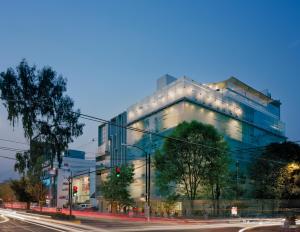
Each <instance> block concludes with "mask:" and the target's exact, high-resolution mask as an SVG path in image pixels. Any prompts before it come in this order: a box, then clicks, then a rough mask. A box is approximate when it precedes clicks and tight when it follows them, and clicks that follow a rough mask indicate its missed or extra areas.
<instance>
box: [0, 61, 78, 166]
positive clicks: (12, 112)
mask: <svg viewBox="0 0 300 232" xmlns="http://www.w3.org/2000/svg"><path fill="white" fill-rule="evenodd" d="M0 90H1V100H3V102H4V106H5V108H6V109H7V112H8V120H9V121H10V122H11V123H12V125H13V126H14V125H15V123H16V122H18V121H19V120H21V121H22V125H23V129H24V136H25V138H27V139H28V140H29V144H30V149H29V153H27V154H25V153H24V154H23V156H24V157H25V160H26V159H27V160H28V159H31V158H30V157H26V156H31V155H32V152H31V151H32V146H33V143H37V142H39V143H45V144H48V146H49V149H50V151H51V152H50V157H49V160H50V163H51V165H52V164H53V160H54V158H55V157H56V158H57V160H58V162H59V164H61V161H62V157H61V154H62V152H63V151H65V150H66V149H67V147H68V144H69V143H71V142H73V138H74V137H78V136H80V135H81V134H82V129H83V126H84V125H83V124H81V123H79V122H78V119H79V116H80V111H79V110H76V111H75V110H73V106H74V102H73V100H72V99H71V98H70V97H69V96H67V95H66V94H65V92H66V79H64V78H63V77H62V76H58V75H57V73H56V72H55V71H54V70H52V68H51V67H43V68H42V69H41V70H37V69H36V67H35V66H29V65H28V63H27V62H26V60H22V61H21V62H20V64H19V65H18V66H17V68H16V69H13V68H8V69H7V70H6V71H5V72H1V74H0ZM21 155H22V154H20V155H19V156H21ZM17 158H18V157H17ZM25 163H26V162H25ZM20 164H21V163H20ZM23 164H24V163H23ZM21 168H22V167H21Z"/></svg>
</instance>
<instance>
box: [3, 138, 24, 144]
mask: <svg viewBox="0 0 300 232" xmlns="http://www.w3.org/2000/svg"><path fill="white" fill-rule="evenodd" d="M0 141H5V142H9V143H18V144H24V145H29V144H28V143H24V142H19V141H15V140H10V139H2V138H0Z"/></svg>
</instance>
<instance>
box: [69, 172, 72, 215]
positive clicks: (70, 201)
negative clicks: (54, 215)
mask: <svg viewBox="0 0 300 232" xmlns="http://www.w3.org/2000/svg"><path fill="white" fill-rule="evenodd" d="M68 182H69V211H70V213H69V214H70V216H72V201H73V192H72V188H73V186H72V182H73V177H72V171H71V175H70V176H69V177H68Z"/></svg>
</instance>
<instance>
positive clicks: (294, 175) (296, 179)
mask: <svg viewBox="0 0 300 232" xmlns="http://www.w3.org/2000/svg"><path fill="white" fill-rule="evenodd" d="M277 187H278V191H279V193H280V195H281V198H283V199H300V163H289V164H288V165H286V166H284V167H283V168H281V170H280V174H279V176H278V179H277Z"/></svg>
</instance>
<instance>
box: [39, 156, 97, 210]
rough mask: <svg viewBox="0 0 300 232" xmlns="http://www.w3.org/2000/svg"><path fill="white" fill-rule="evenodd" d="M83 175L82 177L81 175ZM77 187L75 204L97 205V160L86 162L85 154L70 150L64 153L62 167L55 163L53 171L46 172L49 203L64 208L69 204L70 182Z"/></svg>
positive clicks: (47, 170)
mask: <svg viewBox="0 0 300 232" xmlns="http://www.w3.org/2000/svg"><path fill="white" fill-rule="evenodd" d="M81 174H82V175H81ZM71 175H72V176H75V177H74V178H73V182H72V185H73V186H77V189H78V192H77V195H76V196H74V197H73V202H74V203H87V202H88V203H91V204H92V205H93V206H96V205H97V202H96V199H95V187H96V185H95V176H96V173H95V160H86V159H85V152H83V151H78V150H68V151H66V152H65V153H64V156H63V160H62V164H61V167H60V168H58V163H57V162H54V164H53V169H51V168H48V169H46V170H45V180H44V182H45V184H46V186H47V187H48V195H47V203H48V205H50V206H55V207H59V208H62V207H63V206H64V205H66V204H67V203H68V199H69V181H68V178H69V177H70V176H71Z"/></svg>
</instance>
